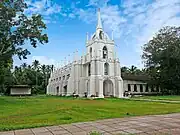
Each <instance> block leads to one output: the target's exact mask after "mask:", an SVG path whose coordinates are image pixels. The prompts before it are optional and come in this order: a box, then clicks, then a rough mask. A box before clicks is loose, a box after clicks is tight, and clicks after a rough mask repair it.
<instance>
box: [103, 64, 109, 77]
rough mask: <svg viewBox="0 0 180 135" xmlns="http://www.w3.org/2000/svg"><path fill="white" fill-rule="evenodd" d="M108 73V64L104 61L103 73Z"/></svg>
mask: <svg viewBox="0 0 180 135" xmlns="http://www.w3.org/2000/svg"><path fill="white" fill-rule="evenodd" d="M108 74H109V64H108V63H105V64H104V75H108Z"/></svg>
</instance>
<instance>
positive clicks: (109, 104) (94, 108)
mask: <svg viewBox="0 0 180 135" xmlns="http://www.w3.org/2000/svg"><path fill="white" fill-rule="evenodd" d="M174 112H180V104H178V103H160V102H144V101H131V100H125V99H115V98H109V99H97V100H90V99H73V98H62V97H53V96H35V97H21V98H20V97H4V96H2V97H0V131H2V130H12V129H20V128H29V127H39V126H47V125H58V124H65V123H72V122H82V121H91V120H97V119H104V118H117V117H128V116H139V115H150V114H166V113H174ZM127 113H129V114H130V115H127Z"/></svg>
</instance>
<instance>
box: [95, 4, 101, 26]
mask: <svg viewBox="0 0 180 135" xmlns="http://www.w3.org/2000/svg"><path fill="white" fill-rule="evenodd" d="M97 15H98V22H97V28H96V29H102V22H101V13H100V8H99V9H98V12H97Z"/></svg>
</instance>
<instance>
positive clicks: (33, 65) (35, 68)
mask: <svg viewBox="0 0 180 135" xmlns="http://www.w3.org/2000/svg"><path fill="white" fill-rule="evenodd" d="M39 65H40V63H39V61H38V60H35V61H33V63H32V67H33V68H34V70H35V71H36V88H37V82H38V80H37V79H38V78H37V72H38V71H39Z"/></svg>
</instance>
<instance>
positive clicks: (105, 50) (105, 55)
mask: <svg viewBox="0 0 180 135" xmlns="http://www.w3.org/2000/svg"><path fill="white" fill-rule="evenodd" d="M107 55H108V50H107V47H106V46H104V47H103V59H107V57H108V56H107Z"/></svg>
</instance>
